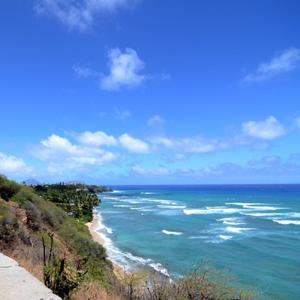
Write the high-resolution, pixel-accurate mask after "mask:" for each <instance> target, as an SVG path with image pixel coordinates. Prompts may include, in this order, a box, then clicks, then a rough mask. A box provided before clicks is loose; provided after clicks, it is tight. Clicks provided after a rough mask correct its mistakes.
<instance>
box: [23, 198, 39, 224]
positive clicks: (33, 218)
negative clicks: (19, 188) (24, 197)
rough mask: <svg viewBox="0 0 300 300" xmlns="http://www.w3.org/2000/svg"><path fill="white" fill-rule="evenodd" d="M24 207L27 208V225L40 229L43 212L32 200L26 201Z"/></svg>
mask: <svg viewBox="0 0 300 300" xmlns="http://www.w3.org/2000/svg"><path fill="white" fill-rule="evenodd" d="M24 207H25V209H26V216H27V225H28V227H29V228H31V229H32V230H38V229H39V228H40V227H41V224H42V217H41V212H40V211H39V210H38V209H37V207H36V206H35V205H34V204H33V203H32V202H29V201H27V202H25V204H24Z"/></svg>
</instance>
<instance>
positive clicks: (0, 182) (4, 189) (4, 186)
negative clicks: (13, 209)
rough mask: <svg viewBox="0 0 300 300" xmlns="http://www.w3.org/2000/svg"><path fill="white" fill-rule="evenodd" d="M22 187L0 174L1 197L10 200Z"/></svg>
mask: <svg viewBox="0 0 300 300" xmlns="http://www.w3.org/2000/svg"><path fill="white" fill-rule="evenodd" d="M19 189H20V186H19V185H18V184H17V183H15V182H13V181H10V180H8V179H6V177H4V176H2V175H0V198H2V199H3V200H5V201H8V200H10V198H12V197H13V196H14V195H15V194H16V193H17V192H18V191H19Z"/></svg>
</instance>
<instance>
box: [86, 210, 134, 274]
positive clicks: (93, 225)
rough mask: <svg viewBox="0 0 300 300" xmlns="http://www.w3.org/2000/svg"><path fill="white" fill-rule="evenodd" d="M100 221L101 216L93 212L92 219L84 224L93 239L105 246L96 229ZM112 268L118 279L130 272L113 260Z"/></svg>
mask: <svg viewBox="0 0 300 300" xmlns="http://www.w3.org/2000/svg"><path fill="white" fill-rule="evenodd" d="M101 223H102V218H101V215H100V214H97V213H94V214H93V221H92V222H88V223H86V226H87V227H88V228H89V230H90V233H91V235H92V237H93V240H94V241H95V242H96V243H98V244H100V245H101V246H103V247H104V248H106V244H105V240H104V239H103V238H102V237H101V234H100V233H99V232H97V229H98V228H99V224H101ZM113 268H114V273H115V275H116V276H117V277H118V278H119V279H123V278H124V277H125V276H126V274H129V273H130V272H128V271H126V270H125V268H124V267H123V266H120V265H118V264H116V263H114V262H113Z"/></svg>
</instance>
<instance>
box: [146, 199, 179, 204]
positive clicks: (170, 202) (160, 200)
mask: <svg viewBox="0 0 300 300" xmlns="http://www.w3.org/2000/svg"><path fill="white" fill-rule="evenodd" d="M142 199H143V200H145V201H147V202H154V203H159V204H163V205H177V204H178V203H177V202H175V201H171V200H164V199H147V198H142Z"/></svg>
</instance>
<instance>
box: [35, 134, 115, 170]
mask: <svg viewBox="0 0 300 300" xmlns="http://www.w3.org/2000/svg"><path fill="white" fill-rule="evenodd" d="M100 136H101V138H104V139H105V138H107V137H108V136H104V135H101V134H100ZM93 137H95V136H93ZM96 137H97V134H96ZM104 139H103V140H102V142H103V141H104ZM83 140H84V141H87V142H88V143H89V146H85V145H78V144H73V143H71V142H70V141H69V140H68V139H67V138H65V137H61V136H59V135H56V134H52V135H51V136H49V137H48V138H47V139H45V140H42V141H41V143H40V145H39V146H38V147H37V148H36V149H34V150H33V154H34V155H35V156H36V157H37V158H39V159H41V160H44V161H47V162H48V163H49V165H48V166H49V167H48V170H49V171H50V172H63V171H67V170H74V171H78V170H81V169H83V168H85V167H91V166H102V165H104V164H107V163H109V162H111V161H113V160H114V159H115V158H116V155H115V154H114V153H112V152H109V151H105V150H103V149H100V148H98V147H91V146H90V145H91V144H93V143H95V142H96V143H99V140H97V141H95V139H94V140H93V139H92V137H91V135H89V134H88V135H87V136H86V135H83ZM107 142H108V140H106V143H107ZM110 142H111V141H110Z"/></svg>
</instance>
